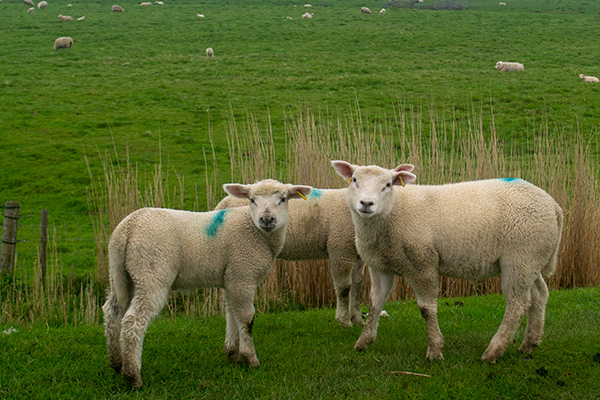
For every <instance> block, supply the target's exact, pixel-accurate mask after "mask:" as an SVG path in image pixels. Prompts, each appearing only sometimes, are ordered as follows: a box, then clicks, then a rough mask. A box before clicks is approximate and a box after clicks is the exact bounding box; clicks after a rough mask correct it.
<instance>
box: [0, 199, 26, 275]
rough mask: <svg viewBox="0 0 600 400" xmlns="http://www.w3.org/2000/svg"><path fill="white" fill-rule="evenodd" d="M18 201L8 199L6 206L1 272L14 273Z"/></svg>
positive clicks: (19, 204) (0, 255) (1, 250)
mask: <svg viewBox="0 0 600 400" xmlns="http://www.w3.org/2000/svg"><path fill="white" fill-rule="evenodd" d="M19 207H21V203H19V202H18V201H7V202H6V205H5V206H4V208H5V210H4V228H3V229H2V246H1V249H0V273H9V274H12V273H13V267H14V262H15V248H16V246H17V227H18V224H19Z"/></svg>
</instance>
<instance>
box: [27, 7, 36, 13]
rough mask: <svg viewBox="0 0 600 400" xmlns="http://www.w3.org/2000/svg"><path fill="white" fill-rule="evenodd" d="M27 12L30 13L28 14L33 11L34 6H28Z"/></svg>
mask: <svg viewBox="0 0 600 400" xmlns="http://www.w3.org/2000/svg"><path fill="white" fill-rule="evenodd" d="M27 12H28V13H30V14H31V13H34V12H35V8H33V7H30V8H28V9H27Z"/></svg>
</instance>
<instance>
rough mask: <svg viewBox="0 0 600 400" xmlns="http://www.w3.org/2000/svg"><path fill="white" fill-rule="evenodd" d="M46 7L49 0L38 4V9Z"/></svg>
mask: <svg viewBox="0 0 600 400" xmlns="http://www.w3.org/2000/svg"><path fill="white" fill-rule="evenodd" d="M46 7H48V2H47V1H40V2H39V3H38V5H37V8H38V10H41V9H42V8H46Z"/></svg>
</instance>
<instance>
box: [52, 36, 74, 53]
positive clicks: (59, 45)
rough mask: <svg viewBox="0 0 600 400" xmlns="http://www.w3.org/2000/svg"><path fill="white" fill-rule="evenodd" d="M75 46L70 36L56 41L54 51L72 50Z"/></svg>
mask: <svg viewBox="0 0 600 400" xmlns="http://www.w3.org/2000/svg"><path fill="white" fill-rule="evenodd" d="M71 46H73V38H72V37H69V36H63V37H59V38H57V39H56V40H55V41H54V50H59V49H70V48H71Z"/></svg>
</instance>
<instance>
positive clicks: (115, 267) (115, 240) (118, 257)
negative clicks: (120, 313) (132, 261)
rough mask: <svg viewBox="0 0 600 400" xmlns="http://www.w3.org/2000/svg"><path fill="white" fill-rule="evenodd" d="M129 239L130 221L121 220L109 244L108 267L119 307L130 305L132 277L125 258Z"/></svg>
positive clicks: (112, 288)
mask: <svg viewBox="0 0 600 400" xmlns="http://www.w3.org/2000/svg"><path fill="white" fill-rule="evenodd" d="M128 241H129V221H128V220H125V221H123V222H121V223H120V224H119V225H118V226H117V227H116V228H115V230H114V232H113V233H112V235H111V238H110V243H109V244H108V268H109V271H110V287H111V290H112V292H113V293H114V295H115V296H116V298H117V304H118V306H119V308H121V309H122V310H125V309H127V308H128V307H129V301H130V296H129V288H130V287H131V278H130V277H129V274H128V273H127V269H126V265H125V260H126V255H127V244H128Z"/></svg>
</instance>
